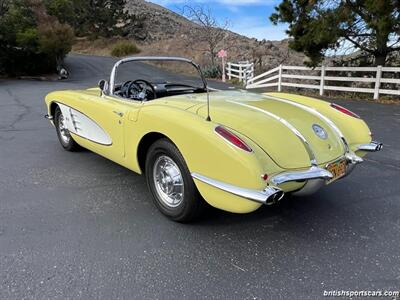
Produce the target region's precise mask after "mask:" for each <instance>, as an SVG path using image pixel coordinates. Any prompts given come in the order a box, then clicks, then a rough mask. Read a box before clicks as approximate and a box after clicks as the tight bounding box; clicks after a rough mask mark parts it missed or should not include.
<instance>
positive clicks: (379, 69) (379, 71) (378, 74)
mask: <svg viewBox="0 0 400 300" xmlns="http://www.w3.org/2000/svg"><path fill="white" fill-rule="evenodd" d="M381 78H382V66H378V67H377V68H376V81H375V92H374V100H378V99H379V89H380V87H381Z"/></svg>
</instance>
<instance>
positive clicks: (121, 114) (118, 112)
mask: <svg viewBox="0 0 400 300" xmlns="http://www.w3.org/2000/svg"><path fill="white" fill-rule="evenodd" d="M113 113H114V114H116V115H118V116H120V117H123V116H124V113H123V112H120V111H115V110H114V111H113Z"/></svg>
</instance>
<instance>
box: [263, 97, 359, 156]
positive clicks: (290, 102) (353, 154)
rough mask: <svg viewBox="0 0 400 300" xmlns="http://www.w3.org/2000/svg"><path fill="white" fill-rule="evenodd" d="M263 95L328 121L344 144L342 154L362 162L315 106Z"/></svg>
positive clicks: (335, 127)
mask: <svg viewBox="0 0 400 300" xmlns="http://www.w3.org/2000/svg"><path fill="white" fill-rule="evenodd" d="M264 97H266V98H270V99H273V100H276V101H281V102H284V103H287V104H290V105H293V106H296V107H299V108H302V109H304V110H306V111H308V112H309V113H311V114H314V115H315V116H317V117H320V118H321V119H323V120H324V121H325V122H326V123H328V125H329V126H330V127H331V128H332V129H333V130H334V131H335V132H336V133H337V134H338V135H339V137H340V140H341V142H342V144H343V146H344V149H345V153H344V155H345V156H346V157H347V156H350V157H351V158H352V161H354V162H353V163H360V162H363V159H362V158H361V157H358V156H357V155H356V154H355V153H354V152H353V151H351V149H350V146H349V144H348V143H347V141H346V138H345V137H344V135H343V133H342V131H341V130H340V129H339V128H338V127H337V126H336V124H335V123H334V122H333V121H332V120H331V119H329V118H328V117H326V116H325V115H323V114H322V113H320V112H319V111H317V110H316V109H315V108H311V107H309V106H306V105H304V104H300V103H297V102H294V101H291V100H287V99H283V98H280V97H274V96H269V95H264Z"/></svg>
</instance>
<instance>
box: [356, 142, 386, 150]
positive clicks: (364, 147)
mask: <svg viewBox="0 0 400 300" xmlns="http://www.w3.org/2000/svg"><path fill="white" fill-rule="evenodd" d="M357 148H358V150H362V151H368V152H376V151H381V150H382V149H383V144H382V143H380V142H377V141H372V142H371V143H369V144H361V145H358V147H357Z"/></svg>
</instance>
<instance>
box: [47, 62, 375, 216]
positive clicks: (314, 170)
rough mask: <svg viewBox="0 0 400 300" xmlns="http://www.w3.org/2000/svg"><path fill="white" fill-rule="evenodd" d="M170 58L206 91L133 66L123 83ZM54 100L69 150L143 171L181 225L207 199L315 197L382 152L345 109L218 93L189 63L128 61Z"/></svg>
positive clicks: (50, 105)
mask: <svg viewBox="0 0 400 300" xmlns="http://www.w3.org/2000/svg"><path fill="white" fill-rule="evenodd" d="M170 61H174V62H181V63H185V64H187V66H188V67H191V68H194V70H196V72H198V77H199V79H200V80H199V82H200V83H201V85H191V84H190V81H184V80H178V79H176V80H177V81H175V82H174V81H170V80H162V79H161V80H160V79H157V80H155V79H154V80H152V79H151V78H150V79H149V78H146V79H144V78H140V77H139V78H137V76H140V74H141V73H140V72H139V73H137V72H136V73H135V71H134V70H133V72H132V73H131V78H130V79H129V80H126V81H123V82H119V81H118V80H117V72H118V70H119V68H120V67H121V66H122V65H126V64H128V63H137V62H147V63H150V65H151V66H152V67H153V68H155V67H154V65H152V63H155V62H170ZM150 65H149V66H150ZM138 74H139V75H138ZM159 74H162V73H157V76H159ZM135 76H136V77H135ZM128 78H129V76H128ZM134 78H137V79H135V80H134ZM188 82H189V83H188ZM45 102H46V105H47V109H48V114H47V115H46V118H47V119H49V120H50V121H51V122H52V124H54V126H55V128H56V132H57V135H58V139H59V141H60V143H61V145H62V147H63V148H64V149H65V150H67V151H75V150H78V149H79V148H80V147H83V148H87V149H89V150H91V151H93V152H96V153H98V154H100V155H102V156H104V157H106V158H108V159H110V160H112V161H114V162H116V163H118V164H120V165H122V166H124V167H126V168H128V169H130V170H132V171H134V172H137V173H139V174H144V175H145V176H146V179H147V183H148V187H149V190H150V192H151V194H152V196H153V199H154V203H155V205H156V206H157V208H158V209H159V210H160V211H161V212H162V213H163V214H165V215H166V216H168V217H169V218H170V219H172V220H175V221H179V222H188V221H191V220H193V219H195V218H196V217H198V216H199V215H200V214H201V212H202V211H203V209H204V207H205V206H206V203H208V204H210V205H211V206H213V207H216V208H219V209H222V210H225V211H229V212H234V213H249V212H252V211H255V210H256V209H258V208H259V207H260V206H261V205H271V204H275V203H277V202H278V201H280V200H281V199H282V197H283V196H284V194H294V195H299V196H305V195H310V194H312V193H315V192H316V191H318V190H319V189H320V188H321V187H323V186H324V185H327V184H331V183H333V182H335V181H336V180H338V179H340V178H343V177H345V176H347V175H348V174H350V173H351V172H352V170H353V169H354V167H355V166H356V165H357V164H359V163H361V162H363V158H362V157H363V156H364V155H365V154H366V153H367V152H373V151H379V150H381V148H382V144H381V143H379V142H375V141H372V139H371V136H372V134H371V132H370V130H369V128H368V126H367V125H366V124H365V122H364V121H363V120H362V119H361V118H360V117H359V116H358V115H357V114H355V113H353V112H351V111H349V110H348V109H346V108H344V107H341V106H339V105H337V104H334V103H328V102H325V101H321V100H317V99H313V98H309V97H304V96H299V95H293V94H285V93H267V94H255V93H249V92H246V91H237V90H236V91H235V90H228V91H215V90H213V91H212V90H211V89H210V88H208V86H207V81H206V79H205V78H204V76H203V74H202V71H201V69H200V67H199V66H198V65H197V64H195V63H194V62H193V61H191V60H188V59H184V58H173V57H130V58H125V59H122V60H120V61H118V62H117V63H116V64H115V66H114V67H113V69H112V72H111V76H110V79H109V81H106V80H102V81H100V82H99V87H96V88H90V89H87V90H68V91H56V92H52V93H50V94H48V95H47V96H46V100H45Z"/></svg>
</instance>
